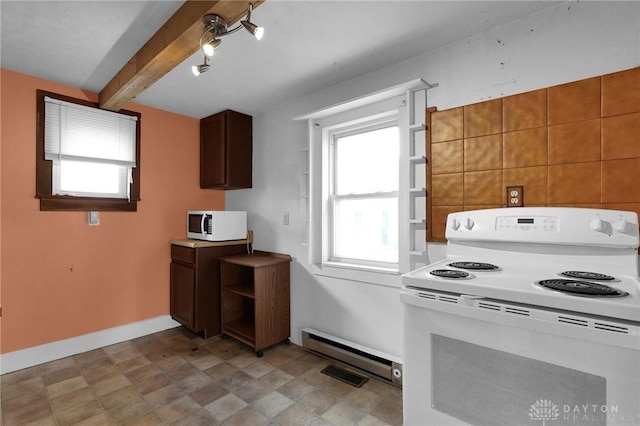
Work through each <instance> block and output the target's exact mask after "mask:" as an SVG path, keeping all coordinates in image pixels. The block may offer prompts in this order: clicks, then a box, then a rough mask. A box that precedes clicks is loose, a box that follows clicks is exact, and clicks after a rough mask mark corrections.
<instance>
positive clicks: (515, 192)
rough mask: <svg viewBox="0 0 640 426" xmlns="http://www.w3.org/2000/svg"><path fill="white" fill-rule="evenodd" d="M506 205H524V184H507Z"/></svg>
mask: <svg viewBox="0 0 640 426" xmlns="http://www.w3.org/2000/svg"><path fill="white" fill-rule="evenodd" d="M507 207H524V186H507Z"/></svg>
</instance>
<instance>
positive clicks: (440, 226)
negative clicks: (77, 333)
mask: <svg viewBox="0 0 640 426" xmlns="http://www.w3.org/2000/svg"><path fill="white" fill-rule="evenodd" d="M461 211H463V208H462V204H461V205H459V206H442V207H441V206H437V207H433V208H432V209H431V224H430V225H429V229H430V230H431V241H446V238H445V230H446V226H447V216H448V215H449V213H455V212H461Z"/></svg>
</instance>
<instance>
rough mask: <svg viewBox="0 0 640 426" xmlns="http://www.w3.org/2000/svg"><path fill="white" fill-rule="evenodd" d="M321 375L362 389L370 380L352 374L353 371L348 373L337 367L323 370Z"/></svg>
mask: <svg viewBox="0 0 640 426" xmlns="http://www.w3.org/2000/svg"><path fill="white" fill-rule="evenodd" d="M321 373H324V374H326V375H327V376H329V377H333V378H334V379H338V380H340V381H341V382H345V383H348V384H350V385H351V386H355V387H357V388H359V387H361V386H362V385H364V384H365V383H366V382H367V380H369V379H368V378H367V377H364V376H361V375H359V374H355V373H352V372H351V371H347V370H345V369H344V368H342V367H338V366H337V365H329V366H327V367H325V368H323V369H322V370H321Z"/></svg>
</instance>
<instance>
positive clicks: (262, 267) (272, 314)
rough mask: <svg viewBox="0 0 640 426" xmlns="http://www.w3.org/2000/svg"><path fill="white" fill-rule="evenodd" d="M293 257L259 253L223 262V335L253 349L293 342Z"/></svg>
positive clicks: (258, 349) (221, 270)
mask: <svg viewBox="0 0 640 426" xmlns="http://www.w3.org/2000/svg"><path fill="white" fill-rule="evenodd" d="M290 262H291V257H290V256H288V255H282V254H277V253H268V252H255V253H253V254H248V255H241V256H230V257H224V258H222V259H220V282H221V285H222V334H223V335H225V336H229V337H233V338H235V339H237V340H239V341H241V342H243V343H245V344H247V345H249V346H251V347H252V348H253V350H255V351H256V354H257V355H258V356H260V357H261V356H262V355H263V349H265V348H267V347H269V346H272V345H274V344H276V343H279V342H283V341H286V342H288V341H289V335H290V287H289V280H290Z"/></svg>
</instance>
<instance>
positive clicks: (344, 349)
mask: <svg viewBox="0 0 640 426" xmlns="http://www.w3.org/2000/svg"><path fill="white" fill-rule="evenodd" d="M302 346H303V347H304V348H306V349H307V350H309V351H311V352H314V353H316V354H318V355H321V356H323V357H325V358H329V359H331V360H334V361H337V362H339V363H342V364H344V365H345V366H347V367H351V368H355V369H357V370H358V371H360V372H362V373H364V374H367V375H368V376H370V377H374V378H378V379H381V380H384V381H386V382H389V383H390V384H393V385H395V386H398V387H402V363H401V362H400V360H399V359H397V358H395V357H392V356H390V355H387V354H384V353H382V352H380V351H376V350H374V349H371V348H367V347H365V346H362V345H359V344H357V343H353V342H349V341H346V340H344V339H340V338H338V337H335V336H331V335H328V334H326V333H322V332H320V331H316V330H313V329H311V328H305V329H303V330H302Z"/></svg>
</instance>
